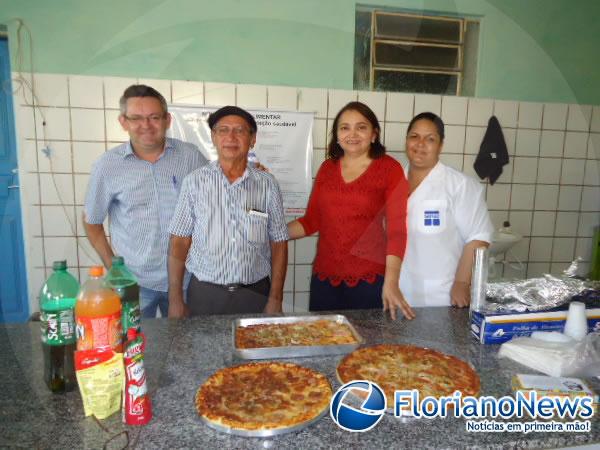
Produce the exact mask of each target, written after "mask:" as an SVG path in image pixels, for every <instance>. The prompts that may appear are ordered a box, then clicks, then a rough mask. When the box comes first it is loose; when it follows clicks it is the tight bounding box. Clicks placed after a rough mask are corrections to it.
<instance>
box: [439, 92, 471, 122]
mask: <svg viewBox="0 0 600 450" xmlns="http://www.w3.org/2000/svg"><path fill="white" fill-rule="evenodd" d="M468 102H469V100H468V99H467V98H466V97H442V115H441V117H442V120H443V121H444V124H445V125H465V124H466V123H467V105H468Z"/></svg>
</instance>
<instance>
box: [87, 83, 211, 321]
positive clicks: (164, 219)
mask: <svg viewBox="0 0 600 450" xmlns="http://www.w3.org/2000/svg"><path fill="white" fill-rule="evenodd" d="M119 103H120V109H121V114H120V116H119V122H120V124H121V126H122V127H123V129H124V130H125V131H127V133H128V134H129V139H130V140H129V142H127V143H124V144H121V145H119V146H117V147H115V148H113V149H112V150H109V151H107V152H106V153H105V154H104V155H102V156H101V157H100V158H99V159H98V160H97V161H96V162H95V163H94V166H93V168H92V174H91V177H90V181H89V184H88V190H87V194H86V198H85V206H84V220H83V223H84V227H85V230H86V233H87V236H88V239H89V241H90V243H91V244H92V246H93V247H94V249H95V250H96V252H97V253H98V255H99V256H100V258H101V259H102V262H103V263H104V265H105V266H106V267H110V266H111V258H112V256H113V254H114V253H113V248H114V249H115V252H116V254H118V255H120V256H123V257H124V259H125V263H126V264H127V266H128V267H129V268H130V269H131V271H132V272H133V273H134V274H135V276H136V277H137V279H138V282H139V284H140V307H141V310H142V317H155V316H156V310H157V307H158V308H160V312H161V315H162V316H163V317H166V316H167V314H168V294H167V290H168V275H167V253H168V245H169V230H168V227H169V223H170V222H171V218H172V216H173V212H174V210H175V205H176V204H177V199H178V196H179V191H180V189H181V185H182V183H183V179H184V177H185V176H186V175H188V174H189V173H190V172H192V171H194V170H196V169H198V168H199V167H202V166H203V165H205V164H206V163H207V160H206V159H205V158H204V156H202V154H201V152H200V151H199V150H198V148H197V147H196V146H195V145H193V144H190V143H187V142H183V141H180V140H177V139H171V138H167V137H166V132H167V129H168V128H169V126H170V125H171V116H170V114H169V113H168V111H167V102H166V100H165V98H164V97H163V96H162V95H161V94H160V93H159V92H158V91H156V90H155V89H153V88H152V87H149V86H145V85H133V86H129V87H128V88H127V89H126V90H125V92H124V93H123V96H122V97H121V99H120V102H119ZM107 216H108V217H109V220H110V236H111V243H112V248H111V245H110V244H109V242H108V240H107V238H106V233H105V230H104V226H103V225H102V224H103V222H104V220H105V219H106V217H107Z"/></svg>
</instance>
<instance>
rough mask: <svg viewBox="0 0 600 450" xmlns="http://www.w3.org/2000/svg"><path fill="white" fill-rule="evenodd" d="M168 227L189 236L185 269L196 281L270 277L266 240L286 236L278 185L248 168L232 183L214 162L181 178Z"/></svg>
mask: <svg viewBox="0 0 600 450" xmlns="http://www.w3.org/2000/svg"><path fill="white" fill-rule="evenodd" d="M170 231H171V234H174V235H176V236H191V237H192V245H191V246H190V251H189V253H188V257H187V260H186V268H187V270H188V271H189V272H191V273H193V274H194V275H195V276H196V278H197V279H198V280H200V281H208V282H210V283H216V284H230V283H242V284H251V283H255V282H257V281H259V280H261V279H262V278H264V277H267V276H270V275H271V246H270V242H271V241H273V242H279V241H286V240H287V239H288V233H287V226H286V223H285V218H284V216H283V202H282V198H281V192H280V190H279V185H278V184H277V182H276V181H275V178H274V177H273V175H271V174H269V173H267V172H262V171H259V170H256V169H254V168H252V167H248V168H246V171H245V172H244V174H243V175H242V176H241V177H240V178H238V179H237V180H235V181H234V182H233V183H230V182H229V180H228V179H227V177H226V176H225V174H224V173H223V170H222V169H221V165H220V164H219V162H218V161H213V162H211V163H210V164H208V165H206V166H204V167H202V168H201V169H198V170H196V171H195V172H193V173H191V174H190V175H189V176H187V177H186V179H185V180H184V182H183V187H182V188H181V195H180V197H179V202H178V203H177V208H176V210H175V215H174V216H173V221H172V222H171V227H170Z"/></svg>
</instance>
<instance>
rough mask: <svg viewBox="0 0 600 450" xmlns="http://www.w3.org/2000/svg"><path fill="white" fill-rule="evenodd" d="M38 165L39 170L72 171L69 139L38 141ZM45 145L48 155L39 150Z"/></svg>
mask: <svg viewBox="0 0 600 450" xmlns="http://www.w3.org/2000/svg"><path fill="white" fill-rule="evenodd" d="M37 147H38V148H39V149H40V150H39V152H38V167H39V170H40V172H64V173H70V172H72V166H71V161H72V158H71V143H70V142H69V141H47V142H46V144H45V145H44V142H41V141H40V142H38V144H37ZM44 147H47V148H49V149H50V152H49V154H48V156H46V154H45V153H43V152H42V151H41V150H42V149H43V148H44Z"/></svg>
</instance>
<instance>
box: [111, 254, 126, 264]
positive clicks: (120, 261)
mask: <svg viewBox="0 0 600 450" xmlns="http://www.w3.org/2000/svg"><path fill="white" fill-rule="evenodd" d="M112 263H113V265H114V264H117V265H123V264H125V260H124V259H123V257H122V256H113V257H112Z"/></svg>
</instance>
